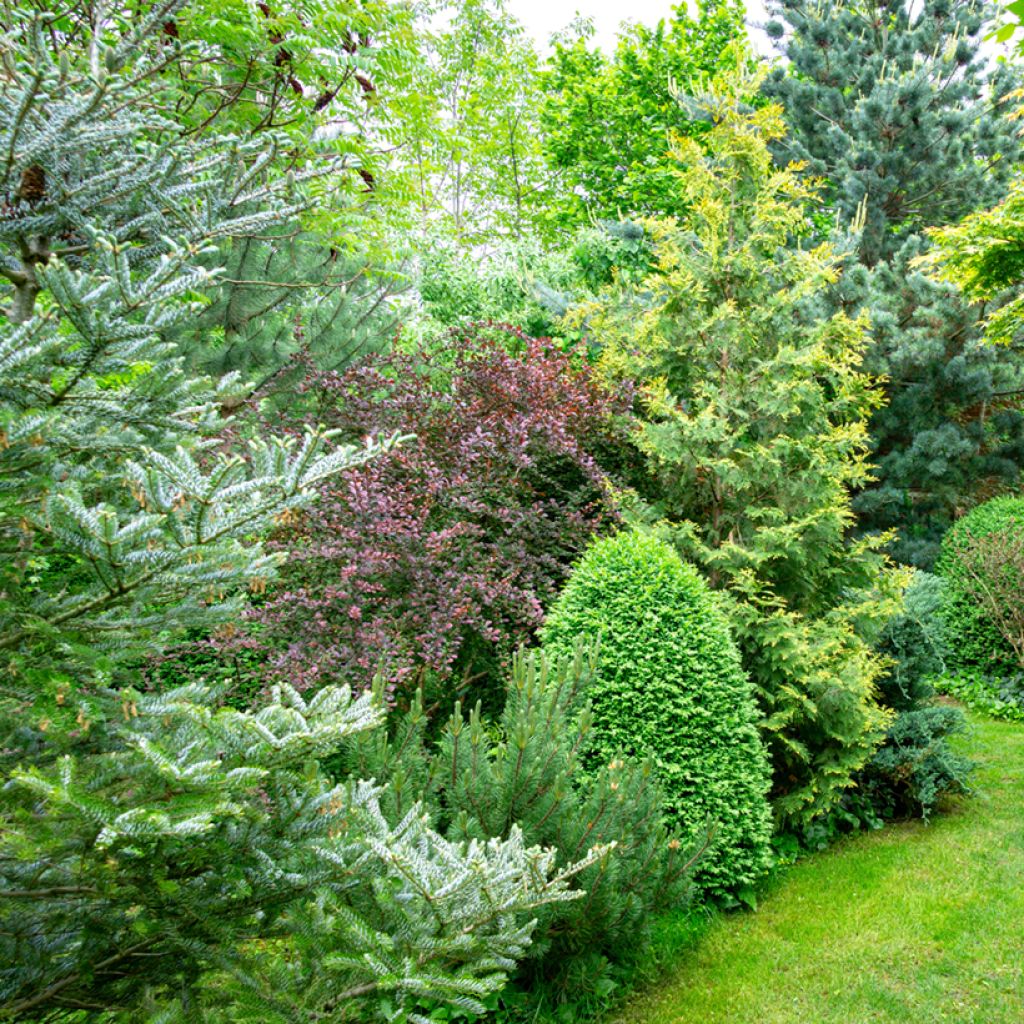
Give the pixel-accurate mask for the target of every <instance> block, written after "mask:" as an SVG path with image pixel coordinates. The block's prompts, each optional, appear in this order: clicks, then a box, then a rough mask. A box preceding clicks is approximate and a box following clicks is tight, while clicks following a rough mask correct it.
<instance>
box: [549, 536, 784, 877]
mask: <svg viewBox="0 0 1024 1024" xmlns="http://www.w3.org/2000/svg"><path fill="white" fill-rule="evenodd" d="M579 636H589V637H593V638H595V639H596V638H600V642H601V659H600V663H599V665H598V669H597V672H596V674H595V675H594V677H593V680H592V681H591V683H590V686H589V690H588V697H589V699H590V701H591V702H592V704H593V708H594V736H593V739H592V741H591V743H590V745H589V749H588V756H589V763H590V764H591V765H592V766H594V767H595V769H596V768H597V767H599V766H603V765H606V764H608V763H609V762H610V761H613V760H614V759H615V758H616V757H617V756H618V755H619V754H621V753H626V754H629V755H633V756H639V757H651V758H653V760H654V764H655V766H656V769H657V774H658V777H659V778H660V780H661V783H662V785H663V786H664V788H665V791H666V795H667V804H666V809H667V812H668V814H669V815H670V816H671V818H672V819H673V820H674V821H675V822H677V823H678V824H679V826H680V828H681V829H682V832H683V835H684V836H685V837H686V839H687V841H688V842H691V843H692V842H696V841H697V840H698V838H699V837H700V836H701V835H703V834H704V832H705V830H706V829H707V828H708V826H709V824H710V827H711V829H712V832H713V836H712V840H711V845H710V848H709V850H708V853H707V855H706V857H704V858H703V859H702V861H701V863H700V865H699V866H698V868H697V873H696V876H695V880H696V884H697V885H698V886H699V887H700V888H701V889H703V890H705V891H706V892H708V893H710V894H712V895H714V896H716V897H728V896H730V895H735V894H737V893H739V894H741V895H742V894H744V892H745V890H746V889H747V888H748V887H749V886H751V885H753V884H754V883H755V882H756V881H757V879H758V878H760V877H761V875H762V874H764V872H765V871H766V870H767V868H768V866H769V862H770V857H769V841H770V836H771V815H770V811H769V807H768V802H767V792H768V786H769V774H768V763H767V759H766V755H765V751H764V748H763V746H762V744H761V740H760V737H759V735H758V728H757V722H758V715H757V709H756V707H755V704H754V699H753V694H752V692H751V687H750V684H749V682H748V680H747V677H746V676H745V674H744V672H743V669H742V668H741V666H740V659H739V653H738V651H737V649H736V646H735V644H734V643H733V641H732V637H731V636H730V634H729V628H728V625H727V623H726V621H725V618H724V617H723V615H722V613H721V611H720V610H719V606H718V604H717V602H716V598H715V597H714V596H713V595H712V593H711V591H710V590H709V589H708V587H707V586H706V585H705V583H704V581H703V580H702V579H701V577H700V576H699V575H698V573H697V571H696V570H695V569H693V568H692V567H691V566H689V565H687V564H685V563H684V562H683V561H682V560H681V559H680V558H679V556H678V554H676V552H675V551H674V549H672V548H671V547H669V546H668V545H667V544H665V543H663V542H662V541H659V540H657V539H656V538H654V537H652V536H650V535H647V534H643V533H638V532H623V533H619V534H618V535H617V536H614V537H610V538H606V539H604V540H600V541H597V542H596V543H595V544H593V545H592V546H591V547H590V549H589V550H588V551H587V553H586V554H585V555H584V557H583V558H582V560H581V561H580V562H579V564H578V565H577V566H576V567H575V569H574V570H573V573H572V576H571V577H570V580H569V582H568V584H567V585H566V588H565V590H564V591H563V593H562V594H561V596H560V597H559V599H558V601H557V602H556V604H555V605H554V607H553V608H552V611H551V613H550V615H549V617H548V619H547V622H546V623H545V626H544V629H543V631H542V637H543V642H544V646H545V649H546V650H548V651H550V652H551V653H553V654H558V653H564V652H565V651H567V650H568V649H569V648H571V646H572V645H573V644H574V643H575V642H576V638H577V637H579Z"/></svg>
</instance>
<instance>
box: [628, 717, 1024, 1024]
mask: <svg viewBox="0 0 1024 1024" xmlns="http://www.w3.org/2000/svg"><path fill="white" fill-rule="evenodd" d="M970 720H971V732H970V734H969V736H968V737H967V738H966V739H965V741H964V742H965V743H966V745H967V747H968V749H969V752H970V754H971V756H973V757H975V758H976V759H977V760H978V761H979V762H980V766H979V769H978V772H977V775H976V780H975V781H976V787H977V791H976V793H975V794H974V796H972V797H971V798H968V799H966V800H963V801H961V802H960V803H959V804H958V805H957V806H956V807H954V808H953V809H952V810H951V811H950V812H949V813H947V814H945V815H942V816H939V817H936V818H935V819H933V821H932V823H931V824H930V825H925V824H922V823H920V822H911V823H907V824H899V825H893V826H889V827H887V828H885V829H883V830H881V831H879V832H875V833H871V834H867V835H859V836H855V837H852V838H850V839H847V840H844V841H842V842H840V843H838V844H837V845H835V846H834V847H832V848H831V849H829V850H827V851H826V852H824V853H821V854H817V855H815V856H812V857H810V858H808V859H807V860H805V861H802V862H800V863H799V864H797V865H796V866H794V867H793V868H791V869H789V870H787V871H786V872H784V873H783V874H782V875H781V876H780V877H779V878H778V879H777V880H776V881H775V882H774V883H773V885H772V886H771V887H770V888H769V890H768V891H767V892H766V893H765V895H764V898H763V901H762V904H761V907H760V909H759V910H758V911H757V913H752V914H743V915H738V914H731V915H726V916H723V917H718V918H716V919H713V920H711V921H709V922H707V924H706V926H705V927H702V928H700V929H698V931H699V934H697V935H694V928H693V922H692V921H685V920H682V919H681V920H679V921H675V922H673V921H667V922H665V923H664V925H663V926H662V932H661V935H660V936H659V944H660V945H661V946H662V951H661V952H662V959H665V958H666V954H667V953H668V951H669V950H670V949H673V947H674V954H675V955H676V957H677V958H678V963H679V966H678V968H677V969H674V970H672V971H671V973H669V974H668V975H666V976H663V977H662V979H661V981H660V982H659V983H658V984H657V985H655V986H652V987H651V988H649V989H647V990H646V991H644V992H642V993H640V994H639V995H637V996H636V997H635V998H634V999H633V1000H632V1001H630V1002H629V1003H627V1004H626V1005H624V1006H623V1007H622V1008H621V1009H620V1010H619V1011H618V1012H617V1013H616V1014H615V1015H614V1018H613V1019H614V1020H615V1021H616V1022H617V1024H627V1022H628V1024H688V1022H691V1021H692V1022H694V1024H696V1022H700V1024H715V1022H722V1024H726V1022H728V1024H748V1022H749V1024H755V1022H756V1024H833V1022H834V1024H868V1022H871V1024H875V1022H892V1024H897V1022H898V1024H937V1022H947V1021H948V1022H956V1024H1019V1022H1020V1021H1024V955H1022V954H1024V727H1022V726H1021V725H1020V724H1016V723H1009V722H998V721H992V720H989V719H983V718H981V717H980V716H978V715H975V714H972V715H971V718H970Z"/></svg>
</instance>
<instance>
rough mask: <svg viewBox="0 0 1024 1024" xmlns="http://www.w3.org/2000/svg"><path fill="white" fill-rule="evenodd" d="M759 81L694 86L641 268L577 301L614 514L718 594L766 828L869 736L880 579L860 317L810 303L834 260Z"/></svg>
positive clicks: (845, 764)
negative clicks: (606, 448)
mask: <svg viewBox="0 0 1024 1024" xmlns="http://www.w3.org/2000/svg"><path fill="white" fill-rule="evenodd" d="M758 84H759V79H757V78H746V77H743V76H736V77H729V76H726V77H724V78H722V79H719V80H714V81H712V83H711V84H710V86H709V87H708V88H707V90H706V91H705V93H704V94H703V95H702V96H700V98H699V100H698V99H696V98H695V99H694V101H693V102H694V103H698V102H699V104H700V110H699V111H698V113H699V114H701V115H702V116H703V117H705V118H706V119H707V120H709V121H710V122H711V123H712V125H713V127H712V128H711V130H710V131H709V132H708V133H707V134H706V135H705V136H704V137H703V138H702V139H701V140H700V143H698V142H697V141H695V140H684V141H683V142H682V143H680V145H679V148H678V152H677V159H678V160H679V163H680V166H681V168H682V169H681V172H680V176H679V181H680V188H681V191H682V196H681V198H682V201H683V203H685V204H686V205H687V207H688V209H689V212H688V213H687V215H686V216H685V217H684V218H682V219H681V220H680V221H678V222H676V221H668V222H660V223H657V222H654V223H651V224H650V225H649V228H650V230H651V232H652V235H653V237H654V243H655V265H656V270H655V272H654V273H653V274H651V275H650V276H649V277H648V278H647V280H646V281H645V282H643V284H641V285H640V286H638V287H634V288H628V289H624V290H622V291H621V292H616V291H614V290H613V291H611V292H608V293H606V294H605V297H604V299H603V300H602V301H600V302H598V303H597V304H595V305H594V306H593V307H591V308H587V309H584V310H583V311H582V312H584V313H586V314H588V315H589V318H590V326H591V329H592V330H593V332H594V334H595V336H596V337H597V338H600V339H601V341H602V342H603V343H604V345H605V362H606V365H608V366H609V368H611V369H615V370H616V371H618V372H622V373H624V374H627V375H630V376H635V377H639V379H640V382H641V384H642V392H641V397H642V399H643V402H644V409H643V419H642V422H641V423H640V424H639V426H638V428H637V432H636V438H635V443H636V445H637V447H638V449H639V450H640V451H641V452H642V453H643V455H644V456H645V457H646V462H647V466H648V474H649V476H648V478H647V479H646V480H643V481H641V483H640V484H639V497H640V501H639V503H638V506H637V507H636V508H635V509H634V510H633V515H634V516H635V517H636V518H638V519H640V520H641V521H645V522H648V523H650V524H651V525H652V526H653V527H654V528H655V529H657V530H659V531H660V532H662V533H663V534H664V535H665V536H666V538H668V539H671V540H672V541H673V542H674V543H675V544H676V546H677V547H678V549H679V550H680V552H681V553H682V554H683V555H684V557H686V558H687V559H688V560H690V561H692V562H694V563H695V564H696V565H697V566H698V567H700V568H701V569H702V570H703V571H704V573H705V574H706V575H707V577H708V579H709V581H710V582H711V584H712V586H714V587H716V588H718V589H720V590H722V591H724V592H725V594H726V595H727V599H728V601H729V612H730V622H731V624H732V627H733V631H734V636H735V638H736V641H737V643H738V645H739V647H740V649H741V652H742V655H743V661H744V666H745V668H746V669H747V671H748V673H749V675H750V679H751V682H752V683H753V686H754V690H755V693H756V694H757V696H758V698H759V700H760V702H761V708H762V712H763V716H764V718H763V722H762V729H763V733H764V738H765V743H766V745H767V747H768V749H769V751H770V754H771V757H772V759H773V764H774V785H773V793H772V795H773V798H774V802H775V808H776V812H777V814H778V817H779V819H780V821H781V822H782V823H783V824H784V825H786V826H801V825H803V824H806V823H807V822H809V821H810V820H811V819H813V818H814V817H815V816H817V815H819V814H822V813H824V812H827V811H828V810H829V809H830V808H831V807H833V806H835V804H836V803H837V802H838V800H839V799H840V798H841V796H842V793H843V791H844V789H846V788H847V787H848V786H849V785H850V784H851V781H852V779H853V776H854V774H855V772H856V771H857V770H858V769H859V768H861V767H862V766H863V765H864V764H865V763H866V762H867V760H868V759H869V758H870V756H871V754H872V751H873V750H874V748H875V746H876V745H877V744H878V742H879V741H880V740H881V738H882V735H883V733H884V729H885V726H886V724H887V722H888V717H889V716H888V714H887V712H886V711H885V710H883V709H882V708H881V707H880V706H879V705H878V703H877V701H876V693H875V686H876V683H877V681H878V680H879V679H880V677H881V674H882V672H883V669H884V661H883V660H882V659H880V658H879V657H878V656H877V655H876V654H875V653H874V652H873V650H872V648H871V644H870V639H871V638H872V634H873V632H874V630H876V629H878V628H880V626H881V624H882V623H884V621H885V620H886V619H887V618H888V616H889V615H891V614H892V612H893V611H894V610H895V608H896V597H897V595H898V590H899V588H898V586H897V585H896V580H895V579H894V577H893V573H892V571H891V570H890V569H889V567H888V566H887V564H886V559H885V558H884V557H883V555H882V554H881V553H880V552H879V550H878V549H879V546H880V544H881V543H882V541H881V540H879V539H877V538H867V539H864V540H861V541H857V542H851V540H850V539H849V537H848V532H849V530H850V527H851V526H852V523H853V513H852V510H851V507H850V491H851V489H852V488H854V487H856V486H859V485H861V484H863V483H864V482H865V480H866V479H867V478H868V475H869V472H870V470H869V465H868V462H867V445H868V435H867V420H868V417H869V416H870V414H871V412H872V410H873V409H875V408H877V406H878V404H879V402H880V401H881V395H880V393H879V391H878V389H877V387H876V386H875V382H874V381H873V379H872V378H871V377H870V376H869V375H868V374H866V373H865V372H864V371H863V368H862V360H863V355H864V350H865V346H866V344H867V338H866V335H865V330H864V327H865V325H864V322H863V320H852V319H850V318H849V317H847V316H846V315H845V314H844V313H841V312H840V313H836V314H834V315H831V316H829V315H824V316H823V315H822V314H821V308H820V306H821V303H820V297H821V295H822V293H823V292H824V291H825V290H826V289H827V288H829V287H830V286H831V285H832V284H833V283H834V282H835V278H836V273H837V264H838V262H839V255H838V254H837V253H836V252H835V251H833V250H831V249H830V248H829V247H828V246H818V247H813V246H808V245H807V243H806V241H805V238H806V233H807V230H808V224H809V218H808V216H807V211H808V209H813V204H814V200H815V198H816V191H815V182H814V181H813V180H808V179H806V178H805V177H803V176H802V175H801V174H800V173H799V171H798V169H797V168H786V169H784V170H778V169H777V168H775V167H774V166H773V162H772V157H771V152H770V148H769V146H770V144H771V143H772V142H773V141H777V140H778V139H780V138H782V136H783V135H784V133H785V125H784V123H783V121H782V116H781V115H782V111H781V109H780V108H779V106H778V105H776V104H768V105H763V104H762V105H760V106H759V107H757V108H755V109H751V108H750V106H749V105H746V101H747V100H748V99H749V97H750V96H751V95H753V94H754V93H755V92H756V89H757V86H758Z"/></svg>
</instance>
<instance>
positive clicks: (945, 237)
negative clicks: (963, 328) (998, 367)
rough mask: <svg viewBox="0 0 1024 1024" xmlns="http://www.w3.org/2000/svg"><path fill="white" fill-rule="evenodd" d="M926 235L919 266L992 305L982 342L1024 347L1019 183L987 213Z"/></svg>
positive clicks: (1023, 185) (1023, 194) (1023, 224)
mask: <svg viewBox="0 0 1024 1024" xmlns="http://www.w3.org/2000/svg"><path fill="white" fill-rule="evenodd" d="M928 235H929V237H930V238H931V241H932V248H931V249H929V250H928V251H927V252H926V253H925V254H924V255H923V257H921V259H920V260H919V263H920V265H921V266H923V267H925V268H926V269H929V270H930V271H931V272H932V273H933V274H934V276H936V277H937V278H939V279H940V280H943V281H948V282H950V283H951V284H954V285H956V286H957V287H958V288H959V289H960V290H961V291H962V292H963V294H964V296H965V297H966V298H967V299H968V300H970V301H972V302H980V303H986V304H989V303H993V304H995V309H994V310H993V311H992V312H991V313H989V314H988V315H987V316H986V319H985V340H986V341H988V342H989V343H991V344H994V345H1007V346H1013V347H1015V348H1018V349H1019V348H1020V346H1021V344H1022V342H1024V295H1021V294H1020V288H1021V284H1022V283H1024V182H1022V181H1021V180H1020V179H1017V180H1015V181H1014V182H1013V184H1012V185H1011V186H1010V193H1009V195H1008V196H1007V197H1006V199H1004V200H1003V201H1002V202H1001V203H998V204H997V205H996V206H994V207H992V208H991V209H988V210H979V211H977V212H975V213H970V214H968V215H967V216H966V217H965V218H964V219H963V220H962V221H960V223H959V224H953V225H950V226H948V227H939V228H930V229H929V230H928ZM1018 394H1019V392H1018V391H1014V392H1011V393H1009V394H1001V395H999V396H997V397H999V398H1004V399H1005V398H1009V397H1017V395H1018Z"/></svg>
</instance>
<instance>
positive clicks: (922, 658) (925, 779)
mask: <svg viewBox="0 0 1024 1024" xmlns="http://www.w3.org/2000/svg"><path fill="white" fill-rule="evenodd" d="M944 590H945V586H944V584H943V581H942V580H941V579H940V578H939V577H937V576H932V575H929V574H928V573H925V572H920V571H918V572H916V573H915V574H914V576H913V578H912V579H911V581H910V584H909V585H908V586H907V589H906V591H905V593H904V596H903V608H902V609H901V610H900V612H899V614H898V615H896V616H894V617H893V618H892V619H891V620H890V621H889V622H888V623H887V624H886V627H885V629H884V631H883V632H882V636H881V639H880V642H879V648H880V649H881V651H882V652H883V653H884V654H886V655H888V656H889V657H890V658H891V659H892V663H891V665H890V667H889V670H888V672H887V673H886V674H885V676H884V677H883V678H882V680H881V682H880V686H879V691H880V696H881V700H882V702H883V703H884V704H885V705H886V706H887V707H889V708H892V709H893V710H894V711H895V712H896V718H895V720H894V721H893V723H892V725H891V726H890V727H889V729H888V731H887V732H886V736H885V741H884V742H883V743H882V745H881V747H879V749H878V750H877V751H876V752H875V755H874V757H872V759H871V761H870V763H869V764H868V765H867V767H866V768H865V769H864V771H863V772H862V773H861V775H860V778H859V780H858V781H859V789H860V790H861V792H862V793H863V794H864V795H865V796H866V797H867V798H868V799H869V800H870V802H871V804H872V806H873V807H874V809H875V810H876V811H877V812H878V813H880V814H882V815H884V816H885V817H889V818H891V817H901V816H904V815H921V816H923V817H925V818H927V817H928V816H929V815H930V814H931V813H932V812H933V811H934V810H935V808H936V805H937V804H938V802H939V800H940V799H941V798H943V797H945V796H949V795H951V794H955V793H964V792H966V791H967V780H968V777H969V775H970V771H971V768H972V767H973V766H972V764H971V762H970V761H969V760H968V759H967V758H965V757H963V755H961V754H958V753H956V752H955V751H954V750H953V749H952V748H951V747H950V745H949V742H948V737H949V736H951V735H953V734H955V733H959V732H963V731H964V729H965V720H964V716H963V712H962V711H961V710H960V709H959V708H956V707H951V706H950V705H948V704H939V703H937V702H936V701H935V700H934V696H935V688H934V685H933V682H932V681H933V679H934V678H935V677H937V676H939V675H941V674H942V673H943V672H944V671H945V668H946V662H947V660H948V656H949V651H948V648H947V646H946V643H945V636H944V634H945V630H944V629H943V624H942V621H941V607H942V600H943V592H944Z"/></svg>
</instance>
